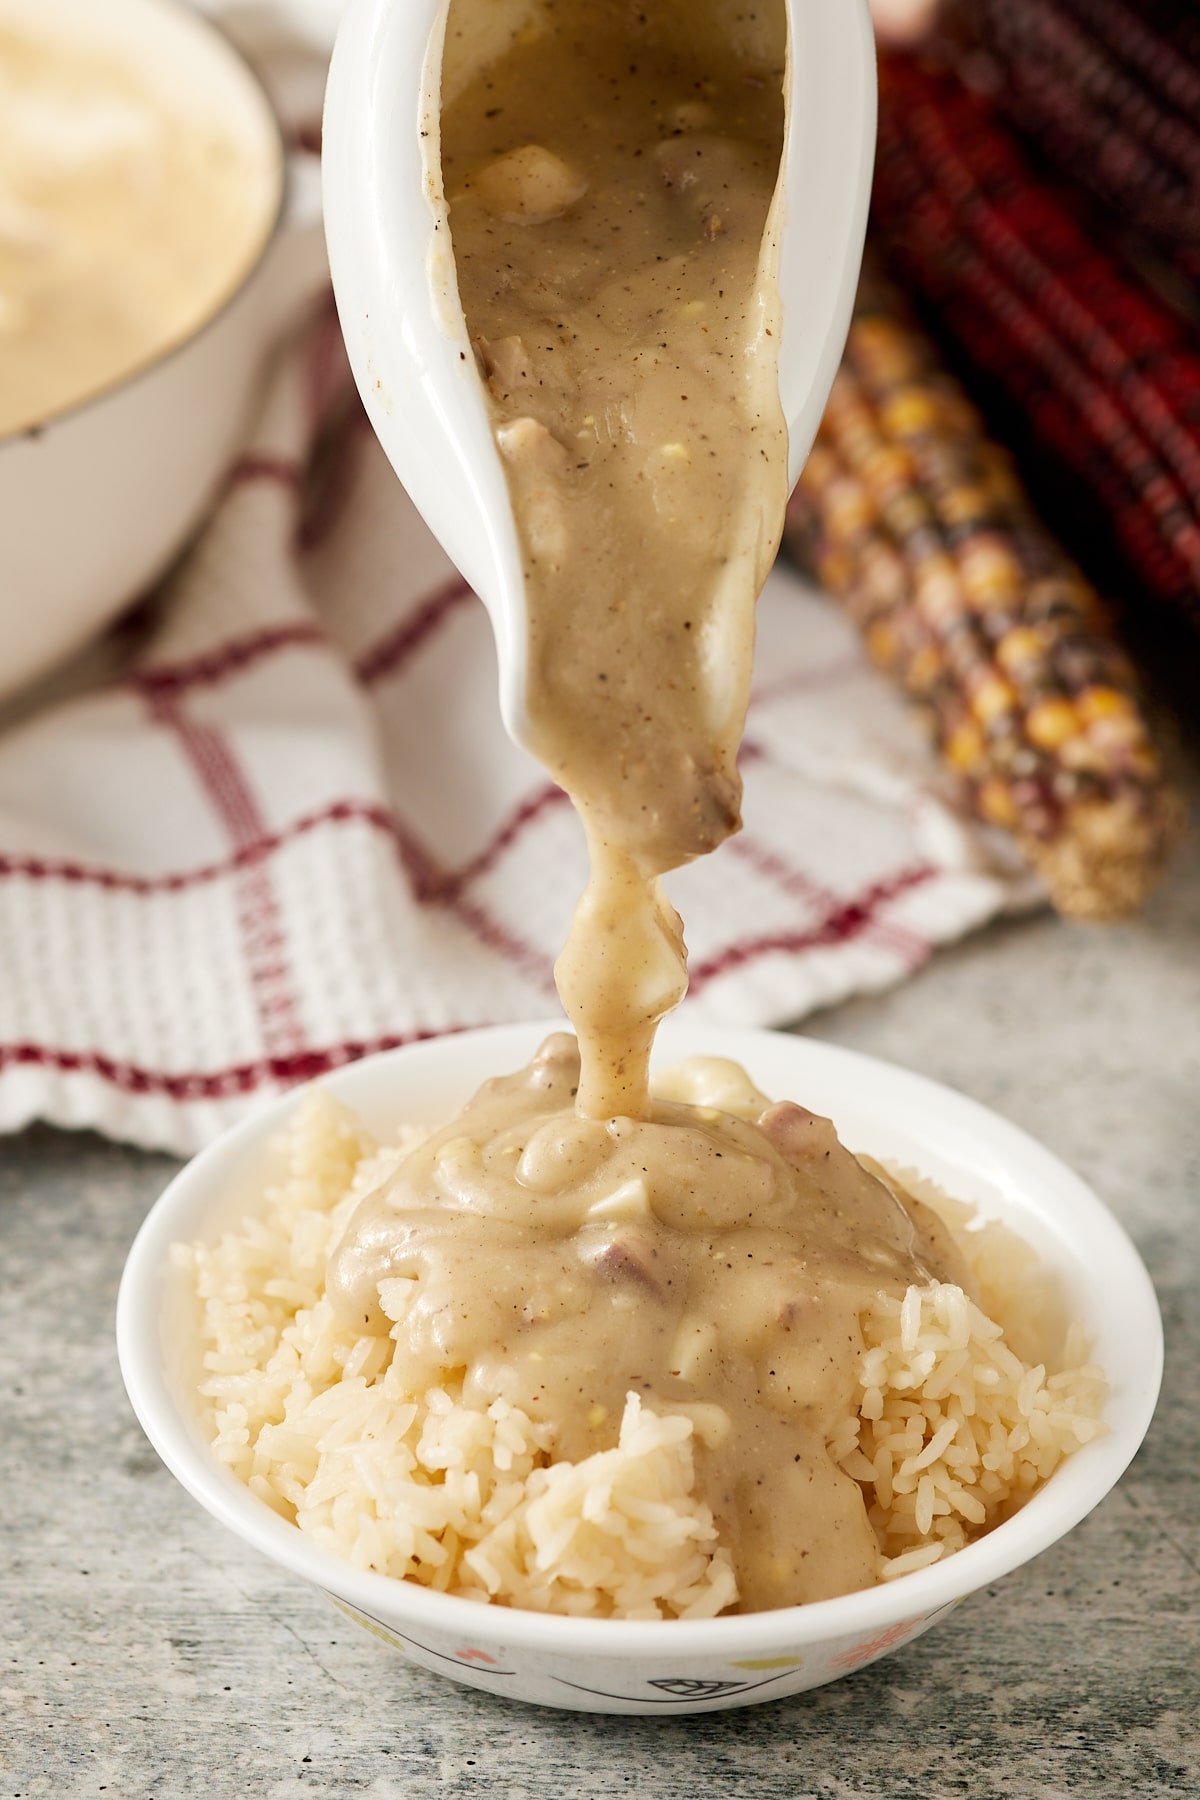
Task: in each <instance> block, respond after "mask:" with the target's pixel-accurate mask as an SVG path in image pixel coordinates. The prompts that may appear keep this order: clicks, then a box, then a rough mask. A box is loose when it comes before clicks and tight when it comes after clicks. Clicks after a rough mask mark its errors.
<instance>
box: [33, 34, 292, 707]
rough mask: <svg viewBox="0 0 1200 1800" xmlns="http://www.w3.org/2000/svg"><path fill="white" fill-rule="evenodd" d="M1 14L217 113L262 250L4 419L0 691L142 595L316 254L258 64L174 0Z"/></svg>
mask: <svg viewBox="0 0 1200 1800" xmlns="http://www.w3.org/2000/svg"><path fill="white" fill-rule="evenodd" d="M0 24H4V25H16V26H18V27H19V26H21V25H23V24H27V25H28V26H29V27H30V28H31V29H32V30H34V31H36V32H38V33H39V34H41V33H43V32H45V33H60V34H61V35H63V36H64V37H67V38H69V39H72V40H74V41H77V42H84V43H89V44H94V45H95V46H96V47H97V48H99V49H101V50H103V51H105V52H107V53H111V54H114V55H117V56H119V57H120V58H121V59H122V60H124V61H127V62H129V63H131V64H132V66H134V67H135V68H137V69H138V70H139V71H140V72H141V74H142V77H143V79H144V80H145V81H146V83H147V85H148V86H149V87H150V89H151V90H152V91H153V92H154V93H155V94H158V95H160V96H162V97H163V98H164V99H165V100H166V101H167V102H169V104H170V105H171V106H172V107H173V108H175V109H177V111H178V112H179V113H180V114H181V116H184V117H189V116H190V117H196V118H199V119H201V120H205V121H207V120H212V119H214V118H215V119H219V120H220V121H221V123H222V126H223V128H224V129H225V130H226V131H227V132H229V133H230V134H231V135H233V136H234V137H235V138H236V141H237V142H238V144H239V145H240V146H241V148H242V149H243V151H244V153H245V155H246V156H247V158H248V162H249V165H250V167H251V168H252V170H253V179H254V182H255V184H256V205H257V207H258V209H259V211H260V214H261V231H260V234H259V243H258V248H257V251H252V252H251V254H250V255H249V258H248V260H247V259H243V261H242V263H241V264H240V265H237V264H235V265H234V266H231V267H230V268H229V270H228V272H227V278H226V282H225V286H224V289H223V291H222V293H221V295H220V296H219V298H218V299H216V300H215V301H214V303H213V305H212V306H211V308H210V309H209V312H208V314H207V315H206V317H204V318H203V319H202V320H201V321H200V322H199V323H198V324H197V325H196V327H195V328H194V329H193V330H192V331H190V332H189V333H188V334H187V335H186V337H184V338H183V339H182V341H180V342H177V343H171V344H168V345H166V346H164V347H163V348H162V349H160V350H158V351H156V352H154V353H153V354H152V355H150V356H148V357H147V358H146V360H145V362H144V363H142V364H140V365H139V366H138V367H137V368H136V369H134V370H132V371H130V372H129V373H127V374H122V375H121V376H119V377H118V378H117V379H114V380H113V381H112V382H111V383H109V384H107V385H106V386H104V387H103V388H102V389H101V390H100V391H98V392H95V393H91V394H87V395H82V396H81V397H80V400H79V402H78V404H75V405H72V406H69V407H67V408H66V409H64V410H60V411H58V412H56V413H54V414H53V415H52V416H50V417H47V418H46V419H43V420H41V421H40V422H39V423H37V424H36V425H33V426H28V427H26V428H24V429H22V430H19V431H15V432H12V433H9V434H7V435H5V436H0V521H2V541H3V559H4V560H3V583H2V586H0V627H2V628H3V633H4V655H3V658H0V697H2V696H3V695H5V694H8V693H10V692H14V691H15V690H16V689H18V688H19V687H21V686H23V685H24V684H25V683H26V682H28V681H31V680H32V679H34V677H36V676H38V675H40V674H41V673H42V672H43V671H44V670H46V669H48V668H50V667H51V666H52V665H53V664H54V663H55V662H56V661H58V660H60V659H61V658H63V657H65V656H67V655H68V654H69V653H70V652H71V651H72V650H74V649H76V648H77V647H78V646H79V645H80V644H82V643H83V642H84V641H85V640H86V639H87V638H88V637H89V636H90V635H91V634H92V633H93V632H95V631H98V630H99V629H100V628H101V627H102V626H103V625H105V624H106V623H107V622H108V621H109V620H110V619H111V618H113V617H115V615H116V614H117V613H118V612H119V611H120V610H121V608H122V607H123V606H125V605H127V604H128V603H129V602H130V601H132V600H135V599H137V597H138V596H139V595H140V594H141V593H143V592H144V591H145V590H146V589H147V588H148V587H149V585H150V584H151V583H152V582H153V581H154V580H155V579H156V578H157V577H158V576H159V575H160V574H161V573H162V572H163V570H164V569H165V568H166V566H167V564H168V563H169V562H170V560H171V558H172V557H173V556H174V555H175V553H176V552H177V551H178V549H179V548H180V546H181V544H182V543H183V542H184V540H185V539H186V537H187V536H188V534H189V532H190V531H192V530H193V528H194V527H195V526H196V524H197V523H198V521H199V520H200V518H201V516H202V515H203V513H204V510H205V508H206V507H207V506H208V505H209V503H210V501H211V498H212V494H213V490H214V487H215V485H216V484H217V482H218V480H219V479H220V477H221V476H222V475H223V474H224V472H225V470H226V469H227V467H228V465H229V462H230V459H231V458H232V456H233V454H234V451H235V450H236V447H237V443H238V439H239V437H240V435H241V432H242V431H243V429H244V427H245V424H246V419H247V412H248V409H249V407H250V406H251V405H252V403H253V400H254V396H255V392H256V384H257V377H258V375H259V372H260V368H261V364H262V358H263V352H264V350H265V349H266V348H267V346H268V345H269V344H270V342H271V340H272V339H273V337H274V336H275V335H276V333H277V331H278V329H279V326H280V323H281V321H282V320H283V319H284V318H286V317H287V316H288V314H289V313H290V312H291V310H292V309H293V308H294V307H295V306H296V305H298V304H301V303H302V302H303V299H304V296H305V294H306V293H309V292H314V291H315V290H316V288H317V286H318V285H319V284H320V282H322V281H323V280H324V277H325V271H326V262H325V251H324V243H323V238H322V233H321V227H320V196H319V181H318V176H317V169H316V158H315V157H309V158H304V157H296V158H293V159H292V161H291V163H290V164H289V163H288V161H287V159H286V158H285V155H284V150H283V145H282V142H281V139H280V134H279V126H278V123H277V121H276V119H275V115H274V113H273V112H272V110H271V105H270V102H269V101H268V99H267V96H266V94H265V92H264V91H263V88H262V87H261V85H260V83H259V81H258V79H257V77H256V76H255V75H254V74H253V73H252V72H251V70H250V68H249V66H248V65H247V64H246V62H245V61H244V60H243V59H242V57H241V55H240V54H239V53H238V51H237V50H235V49H234V47H233V45H232V44H231V43H230V42H229V40H228V39H227V38H226V37H224V36H223V35H222V34H221V32H220V31H218V30H217V29H216V27H215V26H214V25H213V24H211V23H210V22H209V21H208V20H206V19H203V18H201V17H199V16H198V15H197V14H196V13H195V12H194V11H193V10H192V8H191V7H190V6H187V5H184V4H183V3H182V0H104V4H103V5H97V3H96V0H0Z"/></svg>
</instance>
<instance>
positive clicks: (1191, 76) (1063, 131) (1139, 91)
mask: <svg viewBox="0 0 1200 1800" xmlns="http://www.w3.org/2000/svg"><path fill="white" fill-rule="evenodd" d="M962 10H963V11H964V13H965V14H966V16H967V17H968V19H969V20H970V21H971V23H972V24H973V25H974V27H975V30H976V32H977V34H978V37H979V40H980V42H981V43H982V44H983V45H984V47H985V48H986V50H987V51H988V52H989V53H990V55H991V56H992V57H993V58H994V60H995V63H996V64H997V73H998V76H999V79H998V81H997V83H996V90H997V97H998V99H999V102H1000V104H1001V106H1002V107H1003V109H1004V111H1005V113H1006V114H1007V115H1008V116H1009V117H1010V118H1011V119H1012V120H1013V121H1014V122H1015V123H1016V124H1017V125H1019V126H1020V128H1021V130H1022V131H1024V132H1025V133H1027V135H1028V136H1029V137H1031V138H1032V139H1033V140H1034V141H1035V143H1036V144H1037V147H1038V149H1039V150H1040V151H1041V152H1042V154H1043V156H1045V157H1046V159H1047V161H1048V162H1049V163H1050V164H1051V165H1052V166H1053V167H1055V168H1057V169H1059V170H1061V171H1062V172H1063V173H1064V174H1066V175H1069V176H1070V177H1071V179H1072V180H1074V181H1076V182H1077V183H1078V184H1079V185H1080V186H1081V187H1082V188H1085V189H1086V190H1088V191H1089V192H1090V193H1091V194H1093V195H1094V196H1095V197H1096V198H1097V199H1098V200H1099V201H1100V202H1101V203H1102V205H1103V207H1104V208H1105V211H1106V212H1107V213H1108V214H1109V215H1110V216H1111V218H1112V220H1113V223H1114V224H1115V225H1118V226H1119V227H1120V228H1121V229H1122V230H1129V229H1132V230H1134V231H1137V232H1139V233H1140V234H1141V235H1142V236H1143V238H1145V239H1146V240H1147V241H1148V242H1150V243H1153V244H1154V245H1155V246H1156V247H1157V248H1158V250H1159V251H1161V252H1162V254H1163V255H1164V256H1165V257H1166V258H1167V260H1168V261H1170V262H1172V263H1174V264H1175V265H1176V267H1177V268H1178V269H1179V271H1180V273H1181V274H1183V275H1184V276H1185V277H1186V278H1187V279H1189V280H1190V281H1193V282H1200V9H1198V8H1196V7H1195V6H1194V5H1188V4H1183V5H1181V4H1180V0H964V4H963V9H962Z"/></svg>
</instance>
